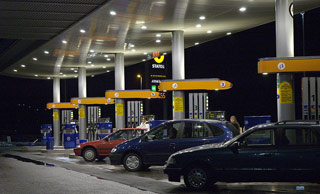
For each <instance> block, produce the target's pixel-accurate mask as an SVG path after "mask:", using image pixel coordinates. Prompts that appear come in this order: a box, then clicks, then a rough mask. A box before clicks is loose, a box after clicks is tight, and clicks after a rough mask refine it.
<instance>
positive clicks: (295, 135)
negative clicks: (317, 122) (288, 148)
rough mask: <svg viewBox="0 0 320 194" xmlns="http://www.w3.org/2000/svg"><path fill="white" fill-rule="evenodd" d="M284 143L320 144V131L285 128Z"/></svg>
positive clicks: (282, 140)
mask: <svg viewBox="0 0 320 194" xmlns="http://www.w3.org/2000/svg"><path fill="white" fill-rule="evenodd" d="M284 134H285V135H284V136H283V138H282V139H281V142H282V145H320V131H319V130H312V129H299V128H297V129H285V133H284Z"/></svg>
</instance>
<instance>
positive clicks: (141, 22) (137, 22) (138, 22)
mask: <svg viewBox="0 0 320 194" xmlns="http://www.w3.org/2000/svg"><path fill="white" fill-rule="evenodd" d="M144 23H145V21H140V20H138V21H136V24H144Z"/></svg>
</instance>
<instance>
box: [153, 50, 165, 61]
mask: <svg viewBox="0 0 320 194" xmlns="http://www.w3.org/2000/svg"><path fill="white" fill-rule="evenodd" d="M159 56H160V52H159V51H158V52H153V54H152V57H153V59H154V61H155V62H156V63H162V62H163V61H164V55H161V56H160V58H159Z"/></svg>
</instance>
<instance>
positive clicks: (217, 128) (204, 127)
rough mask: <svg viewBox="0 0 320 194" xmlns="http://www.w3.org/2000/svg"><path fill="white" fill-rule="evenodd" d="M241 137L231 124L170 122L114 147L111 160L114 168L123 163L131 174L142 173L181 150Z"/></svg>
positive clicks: (206, 121)
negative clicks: (142, 170)
mask: <svg viewBox="0 0 320 194" xmlns="http://www.w3.org/2000/svg"><path fill="white" fill-rule="evenodd" d="M238 134H239V131H238V130H237V129H236V128H235V127H234V126H233V125H232V124H231V123H229V122H227V121H216V120H191V119H190V120H174V121H167V122H165V123H162V124H160V125H159V126H157V127H155V128H154V129H152V130H151V131H149V132H148V133H146V134H144V135H142V136H140V137H138V138H135V139H132V140H130V141H127V142H124V143H122V144H119V145H118V146H116V147H115V148H113V149H112V151H111V154H110V160H111V164H113V165H121V164H123V166H124V167H125V169H126V170H128V171H131V172H134V171H139V170H141V169H146V168H148V167H150V166H151V165H164V164H165V162H166V161H167V159H168V158H169V156H170V155H171V154H172V153H174V152H177V151H179V150H183V149H186V148H190V147H193V146H199V145H204V144H212V143H220V142H225V141H228V140H229V139H231V138H233V137H235V136H236V135H238Z"/></svg>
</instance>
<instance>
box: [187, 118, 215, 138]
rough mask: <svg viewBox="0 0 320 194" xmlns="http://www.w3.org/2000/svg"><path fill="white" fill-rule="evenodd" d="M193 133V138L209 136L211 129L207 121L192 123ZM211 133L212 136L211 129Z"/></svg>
mask: <svg viewBox="0 0 320 194" xmlns="http://www.w3.org/2000/svg"><path fill="white" fill-rule="evenodd" d="M192 129H193V130H192V134H191V138H205V137H209V129H208V127H207V126H206V125H205V123H201V122H198V123H192ZM210 135H211V136H212V133H211V131H210Z"/></svg>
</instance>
